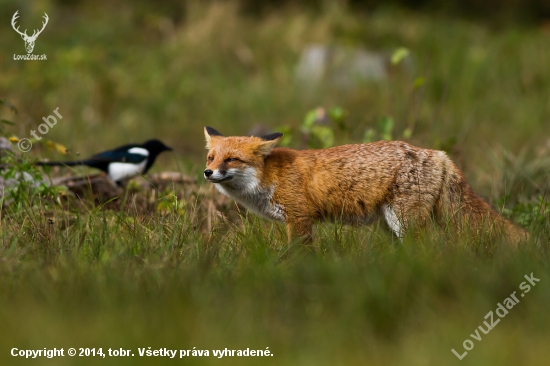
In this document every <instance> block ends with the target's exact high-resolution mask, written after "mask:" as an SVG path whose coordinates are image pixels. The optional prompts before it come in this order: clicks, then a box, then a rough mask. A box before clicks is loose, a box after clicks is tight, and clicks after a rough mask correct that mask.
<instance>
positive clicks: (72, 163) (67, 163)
mask: <svg viewBox="0 0 550 366" xmlns="http://www.w3.org/2000/svg"><path fill="white" fill-rule="evenodd" d="M34 165H37V166H80V165H89V163H88V162H87V161H86V160H75V161H37V162H36V163H34Z"/></svg>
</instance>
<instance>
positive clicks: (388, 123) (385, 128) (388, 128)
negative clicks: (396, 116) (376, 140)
mask: <svg viewBox="0 0 550 366" xmlns="http://www.w3.org/2000/svg"><path fill="white" fill-rule="evenodd" d="M378 130H379V131H380V134H381V135H382V139H384V140H387V141H391V140H392V131H393V118H391V117H389V116H384V117H382V118H380V120H379V121H378Z"/></svg>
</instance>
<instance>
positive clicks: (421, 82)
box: [413, 76, 426, 89]
mask: <svg viewBox="0 0 550 366" xmlns="http://www.w3.org/2000/svg"><path fill="white" fill-rule="evenodd" d="M425 83H426V80H424V78H423V77H422V76H419V77H417V78H416V79H414V83H413V87H414V88H415V89H418V88H420V87H421V86H422V85H424V84H425Z"/></svg>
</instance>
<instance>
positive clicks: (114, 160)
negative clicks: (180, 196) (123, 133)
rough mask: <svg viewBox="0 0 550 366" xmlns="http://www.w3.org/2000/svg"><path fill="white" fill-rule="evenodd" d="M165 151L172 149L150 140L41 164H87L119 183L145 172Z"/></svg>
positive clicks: (40, 163)
mask: <svg viewBox="0 0 550 366" xmlns="http://www.w3.org/2000/svg"><path fill="white" fill-rule="evenodd" d="M163 151H172V148H170V147H168V146H166V145H164V144H163V143H162V142H161V141H159V140H156V139H155V140H148V141H146V142H144V143H143V144H141V145H140V144H128V145H123V146H120V147H117V148H116V149H113V150H108V151H104V152H101V153H99V154H96V155H94V156H92V157H90V158H88V159H84V160H75V161H42V162H37V163H35V164H36V165H39V166H78V165H87V166H89V167H92V168H97V169H100V170H103V171H104V172H105V173H107V174H108V175H109V178H111V179H112V180H114V181H115V182H116V183H117V184H119V185H120V184H122V182H123V181H124V180H126V179H129V178H133V177H135V176H137V175H140V174H145V173H147V171H148V170H149V168H151V166H152V165H153V163H154V162H155V159H156V157H157V156H158V155H159V154H160V153H161V152H163Z"/></svg>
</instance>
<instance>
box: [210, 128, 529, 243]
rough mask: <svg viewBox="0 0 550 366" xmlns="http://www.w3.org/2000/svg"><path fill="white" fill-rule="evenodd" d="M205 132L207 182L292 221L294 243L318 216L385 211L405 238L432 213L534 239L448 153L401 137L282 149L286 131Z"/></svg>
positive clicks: (364, 218)
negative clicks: (477, 187)
mask: <svg viewBox="0 0 550 366" xmlns="http://www.w3.org/2000/svg"><path fill="white" fill-rule="evenodd" d="M204 134H205V136H206V148H207V149H208V155H207V162H206V170H205V171H204V177H205V179H207V180H208V181H210V182H212V183H214V184H215V186H216V188H217V189H218V190H219V191H220V192H222V193H223V194H225V195H227V196H229V197H231V198H233V199H234V200H235V201H237V202H239V203H241V204H242V205H244V206H245V207H246V208H248V209H249V210H250V211H252V212H254V213H256V214H258V215H260V216H262V217H264V218H267V219H271V220H276V221H283V222H285V223H286V227H287V234H288V238H289V241H291V240H292V239H294V238H297V237H299V238H301V239H302V240H303V241H304V242H310V241H311V240H312V228H313V224H314V223H315V222H316V221H322V220H326V219H336V218H340V219H342V220H343V221H344V222H349V223H369V222H371V221H372V220H373V219H375V218H376V217H378V216H380V215H381V216H382V217H383V218H384V219H385V221H386V223H387V224H388V226H389V228H390V229H391V230H392V231H393V232H394V233H395V235H396V236H397V237H399V238H403V236H404V234H405V232H406V230H407V229H408V227H409V226H411V225H412V224H414V225H420V226H422V225H426V224H427V223H428V222H429V220H430V218H432V217H433V218H435V219H436V221H437V222H438V223H440V224H443V225H445V224H454V226H455V227H457V229H459V230H463V229H466V230H473V232H474V233H475V232H476V231H479V230H482V228H483V227H486V228H489V229H495V227H496V228H499V229H501V230H503V231H504V233H505V234H506V235H507V236H508V238H509V239H510V240H511V241H512V242H514V243H518V242H520V241H522V240H525V239H526V238H527V232H526V231H525V230H524V229H523V228H520V227H518V226H516V225H514V224H513V223H512V222H510V221H508V220H507V219H505V218H503V217H502V216H500V215H499V214H498V213H497V212H496V211H495V210H493V209H492V208H491V206H490V205H489V204H488V203H487V202H485V201H484V200H483V199H482V198H481V197H480V196H478V195H477V194H476V193H475V192H474V191H473V190H472V189H471V188H470V186H469V185H468V184H467V183H466V180H465V178H464V176H463V174H462V172H461V171H460V170H459V169H458V167H457V166H456V165H455V164H454V163H453V162H452V161H451V160H450V159H449V157H447V155H446V154H445V153H444V152H443V151H437V150H429V149H423V148H419V147H416V146H412V145H410V144H408V143H405V142H402V141H378V142H374V143H368V144H353V145H344V146H337V147H333V148H329V149H322V150H293V149H288V148H280V147H279V148H275V145H277V143H278V142H279V140H280V139H281V137H282V136H283V134H281V133H273V134H270V135H266V136H262V137H242V136H228V137H225V136H223V135H222V134H221V133H219V132H218V131H216V130H215V129H213V128H212V127H205V129H204ZM466 224H467V225H466ZM487 224H488V225H489V226H484V225H487Z"/></svg>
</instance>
